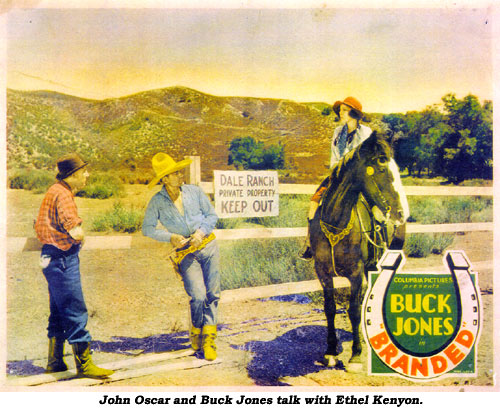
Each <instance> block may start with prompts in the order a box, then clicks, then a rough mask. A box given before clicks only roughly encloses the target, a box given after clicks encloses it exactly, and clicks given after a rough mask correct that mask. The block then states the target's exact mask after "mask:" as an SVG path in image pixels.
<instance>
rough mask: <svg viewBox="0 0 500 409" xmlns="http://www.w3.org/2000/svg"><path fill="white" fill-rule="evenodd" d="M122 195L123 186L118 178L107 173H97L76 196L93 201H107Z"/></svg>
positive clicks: (91, 176)
mask: <svg viewBox="0 0 500 409" xmlns="http://www.w3.org/2000/svg"><path fill="white" fill-rule="evenodd" d="M122 194H123V186H122V184H121V182H120V179H119V178H118V177H116V176H113V175H110V174H106V173H95V174H92V175H90V177H89V180H88V181H87V185H86V186H85V188H83V189H82V190H81V191H79V192H78V193H77V194H76V195H77V196H79V197H88V198H91V199H107V198H109V197H112V196H115V197H116V196H121V195H122Z"/></svg>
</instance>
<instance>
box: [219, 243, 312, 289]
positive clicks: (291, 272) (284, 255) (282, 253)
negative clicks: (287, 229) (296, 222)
mask: <svg viewBox="0 0 500 409" xmlns="http://www.w3.org/2000/svg"><path fill="white" fill-rule="evenodd" d="M302 242H303V240H302V239H295V238H294V239H254V240H238V241H234V242H221V243H219V244H220V249H221V285H222V289H223V290H228V289H232V288H243V287H255V286H261V285H269V284H277V283H288V282H295V281H303V280H312V279H314V278H316V274H315V272H314V268H313V265H312V263H308V262H304V261H302V260H299V259H298V258H297V257H296V255H297V253H298V251H299V249H300V248H301V246H302Z"/></svg>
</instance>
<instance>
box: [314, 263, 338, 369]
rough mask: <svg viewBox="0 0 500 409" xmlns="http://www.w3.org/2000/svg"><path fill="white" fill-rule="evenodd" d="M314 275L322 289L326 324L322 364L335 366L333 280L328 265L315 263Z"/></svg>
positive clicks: (335, 341) (335, 340) (335, 335)
mask: <svg viewBox="0 0 500 409" xmlns="http://www.w3.org/2000/svg"><path fill="white" fill-rule="evenodd" d="M315 268H316V274H317V275H318V278H319V281H320V282H321V286H322V287H323V295H324V308H325V316H326V323H327V338H326V342H327V347H326V352H325V354H324V356H323V361H322V363H323V364H324V365H325V366H330V367H332V366H335V365H336V364H337V358H336V356H337V333H336V330H335V312H336V310H337V308H336V305H335V299H334V288H333V278H332V275H331V272H330V269H329V267H328V264H326V263H322V262H316V264H315Z"/></svg>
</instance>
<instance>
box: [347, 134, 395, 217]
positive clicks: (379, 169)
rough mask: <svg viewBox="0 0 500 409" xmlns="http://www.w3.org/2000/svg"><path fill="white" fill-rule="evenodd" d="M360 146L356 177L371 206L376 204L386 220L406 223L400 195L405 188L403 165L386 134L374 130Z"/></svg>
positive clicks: (357, 154)
mask: <svg viewBox="0 0 500 409" xmlns="http://www.w3.org/2000/svg"><path fill="white" fill-rule="evenodd" d="M356 150H357V152H356V156H357V158H356V159H357V161H356V162H357V169H356V177H357V178H358V180H359V181H360V183H361V192H362V193H363V196H364V197H365V199H366V200H367V202H368V203H369V204H370V206H376V207H377V208H378V209H379V210H380V211H381V212H382V213H383V217H384V218H385V220H386V221H388V220H391V221H392V222H393V223H395V224H402V223H404V221H405V209H403V206H402V200H401V197H400V193H401V194H404V192H402V186H401V180H400V177H399V169H398V167H397V165H396V162H395V161H394V159H392V150H391V147H390V146H389V144H388V143H387V141H386V138H385V136H384V135H383V134H380V133H377V132H376V131H374V132H373V133H372V134H371V135H370V137H369V138H368V139H366V140H365V141H364V142H363V143H362V144H361V145H360V146H359V147H358V149H356Z"/></svg>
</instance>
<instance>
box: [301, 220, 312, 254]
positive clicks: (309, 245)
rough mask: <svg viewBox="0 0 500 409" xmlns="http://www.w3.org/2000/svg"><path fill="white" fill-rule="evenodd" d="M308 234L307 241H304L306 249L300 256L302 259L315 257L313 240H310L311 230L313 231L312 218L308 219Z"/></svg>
mask: <svg viewBox="0 0 500 409" xmlns="http://www.w3.org/2000/svg"><path fill="white" fill-rule="evenodd" d="M307 222H308V223H307V236H306V242H305V243H304V247H305V249H304V250H303V251H302V253H301V254H299V258H300V259H301V260H305V261H309V260H311V259H312V257H313V253H312V250H311V242H310V240H309V237H310V231H311V220H308V221H307Z"/></svg>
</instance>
